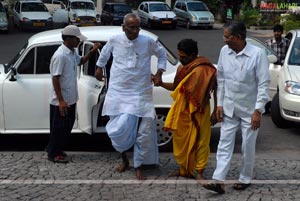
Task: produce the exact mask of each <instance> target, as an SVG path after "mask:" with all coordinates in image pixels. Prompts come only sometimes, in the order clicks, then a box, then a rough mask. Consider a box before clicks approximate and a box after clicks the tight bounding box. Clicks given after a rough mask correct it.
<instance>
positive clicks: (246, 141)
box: [213, 115, 258, 183]
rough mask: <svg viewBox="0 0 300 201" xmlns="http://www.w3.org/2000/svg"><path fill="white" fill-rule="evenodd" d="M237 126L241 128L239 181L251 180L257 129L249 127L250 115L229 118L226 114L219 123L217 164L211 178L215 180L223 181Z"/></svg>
mask: <svg viewBox="0 0 300 201" xmlns="http://www.w3.org/2000/svg"><path fill="white" fill-rule="evenodd" d="M239 128H241V131H242V150H241V153H242V164H241V171H240V177H239V181H240V182H242V183H250V182H251V179H252V177H253V168H254V160H255V144H256V138H257V133H258V129H257V130H252V129H251V117H250V118H240V117H232V118H230V117H228V116H226V115H224V118H223V122H222V125H221V134H220V141H219V145H218V150H217V155H216V160H217V164H216V169H215V171H214V174H213V179H215V180H218V181H224V180H225V179H226V175H227V173H228V171H229V168H230V162H231V158H232V154H233V149H234V143H235V136H236V132H237V130H238V129H239Z"/></svg>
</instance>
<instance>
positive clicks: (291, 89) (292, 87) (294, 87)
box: [284, 81, 300, 96]
mask: <svg viewBox="0 0 300 201" xmlns="http://www.w3.org/2000/svg"><path fill="white" fill-rule="evenodd" d="M284 89H285V91H286V92H288V93H290V94H294V95H298V96H300V83H298V82H293V81H286V82H285V88H284Z"/></svg>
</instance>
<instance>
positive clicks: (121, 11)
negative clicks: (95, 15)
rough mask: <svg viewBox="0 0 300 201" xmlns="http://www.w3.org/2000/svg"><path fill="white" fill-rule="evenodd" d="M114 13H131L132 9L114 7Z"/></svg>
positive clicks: (121, 6) (123, 6)
mask: <svg viewBox="0 0 300 201" xmlns="http://www.w3.org/2000/svg"><path fill="white" fill-rule="evenodd" d="M113 11H114V12H115V13H131V8H130V7H129V6H127V5H114V7H113Z"/></svg>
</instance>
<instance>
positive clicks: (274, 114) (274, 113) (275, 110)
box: [271, 92, 292, 128]
mask: <svg viewBox="0 0 300 201" xmlns="http://www.w3.org/2000/svg"><path fill="white" fill-rule="evenodd" d="M271 119H272V121H273V123H274V124H275V125H276V126H277V127H278V128H288V127H290V126H291V125H292V122H290V121H287V120H286V119H284V118H283V117H282V116H281V114H280V106H279V92H277V93H276V94H275V96H274V97H273V100H272V101H271Z"/></svg>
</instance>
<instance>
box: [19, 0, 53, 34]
mask: <svg viewBox="0 0 300 201" xmlns="http://www.w3.org/2000/svg"><path fill="white" fill-rule="evenodd" d="M13 23H14V25H15V26H17V27H18V28H19V29H20V30H23V29H52V26H53V20H52V16H51V14H50V13H49V11H48V9H47V7H46V6H45V5H44V3H43V2H42V1H40V0H19V1H16V2H15V5H14V7H13Z"/></svg>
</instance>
